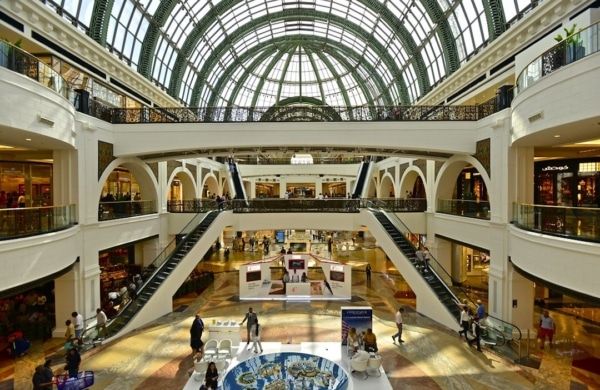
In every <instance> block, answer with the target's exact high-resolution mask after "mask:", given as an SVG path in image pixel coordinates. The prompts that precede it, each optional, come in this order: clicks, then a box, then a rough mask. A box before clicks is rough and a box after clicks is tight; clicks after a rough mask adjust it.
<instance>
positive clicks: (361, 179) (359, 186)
mask: <svg viewBox="0 0 600 390" xmlns="http://www.w3.org/2000/svg"><path fill="white" fill-rule="evenodd" d="M370 165H371V162H370V161H365V162H363V164H362V165H361V167H360V172H359V173H358V180H357V181H356V188H355V189H354V194H352V197H353V198H357V199H358V198H360V197H361V195H362V192H363V188H364V186H365V181H366V179H367V172H368V171H369V167H370Z"/></svg>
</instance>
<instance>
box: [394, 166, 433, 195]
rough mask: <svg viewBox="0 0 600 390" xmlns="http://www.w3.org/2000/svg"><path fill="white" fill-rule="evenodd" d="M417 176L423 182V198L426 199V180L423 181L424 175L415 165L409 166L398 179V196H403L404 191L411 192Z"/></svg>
mask: <svg viewBox="0 0 600 390" xmlns="http://www.w3.org/2000/svg"><path fill="white" fill-rule="evenodd" d="M417 176H420V177H421V180H423V185H424V186H425V198H428V196H429V194H428V191H427V180H426V179H425V175H424V174H423V171H422V170H421V168H419V167H417V166H416V165H411V166H410V167H408V168H407V169H406V170H405V171H404V172H403V173H402V177H401V178H400V196H404V194H406V191H412V189H413V187H414V185H415V181H416V178H417ZM427 202H428V203H429V199H427Z"/></svg>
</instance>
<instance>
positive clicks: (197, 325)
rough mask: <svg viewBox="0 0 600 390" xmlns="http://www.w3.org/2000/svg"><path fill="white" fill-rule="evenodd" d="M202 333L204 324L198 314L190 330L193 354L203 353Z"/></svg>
mask: <svg viewBox="0 0 600 390" xmlns="http://www.w3.org/2000/svg"><path fill="white" fill-rule="evenodd" d="M202 332H204V322H203V321H202V319H201V318H200V316H199V315H198V314H196V317H194V321H193V322H192V326H191V328H190V346H191V347H192V353H198V352H201V351H202Z"/></svg>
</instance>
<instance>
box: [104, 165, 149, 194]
mask: <svg viewBox="0 0 600 390" xmlns="http://www.w3.org/2000/svg"><path fill="white" fill-rule="evenodd" d="M137 193H140V186H139V184H138V182H137V180H136V179H135V177H134V176H133V175H132V174H131V172H129V170H128V169H125V168H120V167H119V168H116V169H115V170H114V171H112V172H111V173H110V175H109V176H108V179H106V182H104V186H103V187H102V198H101V200H102V201H103V202H113V201H127V200H132V199H133V198H134V197H135V194H137Z"/></svg>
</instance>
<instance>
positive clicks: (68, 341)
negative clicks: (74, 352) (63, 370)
mask: <svg viewBox="0 0 600 390" xmlns="http://www.w3.org/2000/svg"><path fill="white" fill-rule="evenodd" d="M65 325H66V327H67V328H66V329H65V349H66V350H67V351H68V350H69V349H71V348H72V347H73V346H74V345H75V344H74V343H73V340H75V327H74V326H73V322H71V320H66V321H65Z"/></svg>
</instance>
